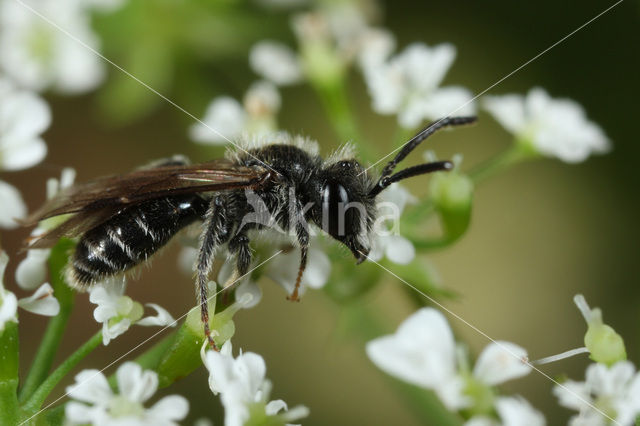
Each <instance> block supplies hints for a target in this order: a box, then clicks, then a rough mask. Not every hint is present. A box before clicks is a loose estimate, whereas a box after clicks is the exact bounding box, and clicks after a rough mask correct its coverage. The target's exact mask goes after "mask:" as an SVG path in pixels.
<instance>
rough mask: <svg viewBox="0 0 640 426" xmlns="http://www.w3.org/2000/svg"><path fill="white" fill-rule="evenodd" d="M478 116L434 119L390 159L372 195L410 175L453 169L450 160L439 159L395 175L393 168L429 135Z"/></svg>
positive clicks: (470, 120) (469, 121)
mask: <svg viewBox="0 0 640 426" xmlns="http://www.w3.org/2000/svg"><path fill="white" fill-rule="evenodd" d="M476 119H477V117H475V116H467V117H444V118H441V119H440V120H438V121H434V122H433V123H431V124H429V125H428V126H427V127H425V128H424V129H422V130H421V131H420V132H419V133H418V134H417V135H415V136H414V137H412V138H411V139H410V140H409V141H408V142H407V143H405V144H404V145H403V146H402V149H400V151H399V152H398V153H397V154H396V156H395V157H394V159H393V160H391V161H389V163H387V165H386V166H384V168H383V169H382V173H381V174H380V178H379V179H378V182H377V183H376V185H375V186H374V187H373V189H372V190H371V191H370V192H369V196H370V197H375V196H376V195H378V194H379V193H380V192H381V191H382V190H383V189H385V188H386V187H387V186H389V185H391V184H392V183H394V182H397V181H399V180H402V179H406V178H408V177H412V176H417V175H422V174H425V173H431V172H435V171H439V170H451V168H452V167H453V165H452V164H451V162H449V161H438V162H435V163H426V164H421V165H419V166H414V167H409V168H407V169H404V170H402V171H400V172H398V173H396V174H394V175H392V173H393V170H394V169H395V168H396V166H397V165H398V163H399V162H401V161H402V160H404V158H405V157H406V156H407V155H409V154H410V153H411V151H413V150H414V149H416V147H417V146H418V145H420V144H421V143H422V141H424V140H425V139H427V138H428V137H429V136H431V135H432V134H434V133H435V132H437V131H438V130H440V129H443V128H445V127H452V126H463V125H466V124H471V123H473V122H475V121H476Z"/></svg>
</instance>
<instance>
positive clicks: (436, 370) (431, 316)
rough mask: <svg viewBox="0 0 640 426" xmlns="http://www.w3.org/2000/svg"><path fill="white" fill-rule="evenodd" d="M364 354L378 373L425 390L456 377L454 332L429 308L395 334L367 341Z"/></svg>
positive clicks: (407, 321)
mask: <svg viewBox="0 0 640 426" xmlns="http://www.w3.org/2000/svg"><path fill="white" fill-rule="evenodd" d="M366 351H367V355H368V356H369V358H370V359H371V361H373V363H374V364H376V365H377V366H378V368H380V369H381V370H383V371H385V372H386V373H388V374H390V375H392V376H395V377H397V378H399V379H402V380H404V381H406V382H409V383H413V384H415V385H418V386H422V387H425V388H430V389H435V388H438V387H440V386H443V385H444V384H445V383H447V382H449V381H450V380H452V378H453V377H454V376H455V341H454V339H453V333H452V332H451V329H450V328H449V324H448V323H447V320H446V319H445V318H444V316H443V315H442V314H441V313H440V312H438V311H436V310H435V309H432V308H423V309H420V310H419V311H417V312H416V313H414V314H413V315H411V316H410V317H409V318H407V319H406V320H405V321H404V322H403V323H402V324H401V325H400V327H398V330H397V331H396V333H395V334H393V335H389V336H383V337H379V338H377V339H374V340H372V341H370V342H369V343H367V347H366Z"/></svg>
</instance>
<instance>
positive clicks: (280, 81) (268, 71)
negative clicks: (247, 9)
mask: <svg viewBox="0 0 640 426" xmlns="http://www.w3.org/2000/svg"><path fill="white" fill-rule="evenodd" d="M249 65H250V66H251V68H252V69H253V71H254V72H255V73H256V74H258V75H260V76H261V77H263V78H265V79H267V80H269V81H272V82H273V83H275V84H277V85H279V86H285V85H289V84H295V83H297V82H299V81H300V80H301V79H302V67H301V65H300V60H299V59H298V57H297V55H296V53H295V52H294V51H293V50H292V49H291V48H289V47H288V46H286V45H284V44H282V43H280V42H276V41H271V40H263V41H260V42H258V43H257V44H256V45H254V46H253V47H252V48H251V52H249Z"/></svg>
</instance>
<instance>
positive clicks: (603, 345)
mask: <svg viewBox="0 0 640 426" xmlns="http://www.w3.org/2000/svg"><path fill="white" fill-rule="evenodd" d="M574 302H575V304H576V306H577V307H578V309H579V310H580V312H581V313H582V315H583V316H584V319H585V321H586V322H587V327H588V328H587V332H586V334H585V336H584V343H585V347H586V348H585V350H586V351H587V352H588V353H589V355H590V357H591V359H592V360H593V361H595V363H593V364H590V365H589V366H588V367H587V371H586V373H585V381H584V382H577V381H574V380H567V381H565V382H564V383H561V384H558V385H557V386H555V387H554V388H553V393H554V395H556V397H557V398H558V401H559V403H560V405H562V406H563V407H566V408H570V409H573V410H575V411H577V412H578V414H577V415H575V416H573V417H571V420H570V424H571V426H593V425H602V426H605V425H608V424H611V422H615V424H618V425H622V426H628V425H632V424H635V422H636V418H637V417H638V416H640V372H636V368H635V367H634V365H633V364H632V363H631V362H629V361H627V360H626V358H627V353H626V349H625V346H624V342H623V341H622V337H621V336H620V335H619V334H618V333H616V332H615V331H614V330H613V328H612V327H611V326H609V325H606V324H604V323H603V321H602V312H601V311H600V309H598V308H594V309H591V308H589V305H588V304H587V302H586V300H585V298H584V296H582V295H580V294H579V295H577V296H576V297H575V298H574ZM572 352H577V351H569V353H572ZM564 357H565V356H563V354H561V355H559V356H556V357H551V358H552V359H561V358H564ZM545 361H546V360H545Z"/></svg>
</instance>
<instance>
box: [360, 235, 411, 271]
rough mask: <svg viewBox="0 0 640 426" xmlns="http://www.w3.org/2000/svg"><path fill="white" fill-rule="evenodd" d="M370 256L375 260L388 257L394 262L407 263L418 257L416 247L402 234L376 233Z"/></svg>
mask: <svg viewBox="0 0 640 426" xmlns="http://www.w3.org/2000/svg"><path fill="white" fill-rule="evenodd" d="M368 257H369V258H370V259H371V260H373V261H375V262H378V261H380V260H381V259H382V258H383V257H386V258H387V259H389V260H390V261H392V262H393V263H397V264H398V265H406V264H408V263H411V261H412V260H413V259H414V258H415V257H416V248H415V247H414V246H413V243H411V241H409V240H408V239H407V238H405V237H403V236H402V235H374V237H373V239H372V244H371V251H370V252H369V255H368Z"/></svg>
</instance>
